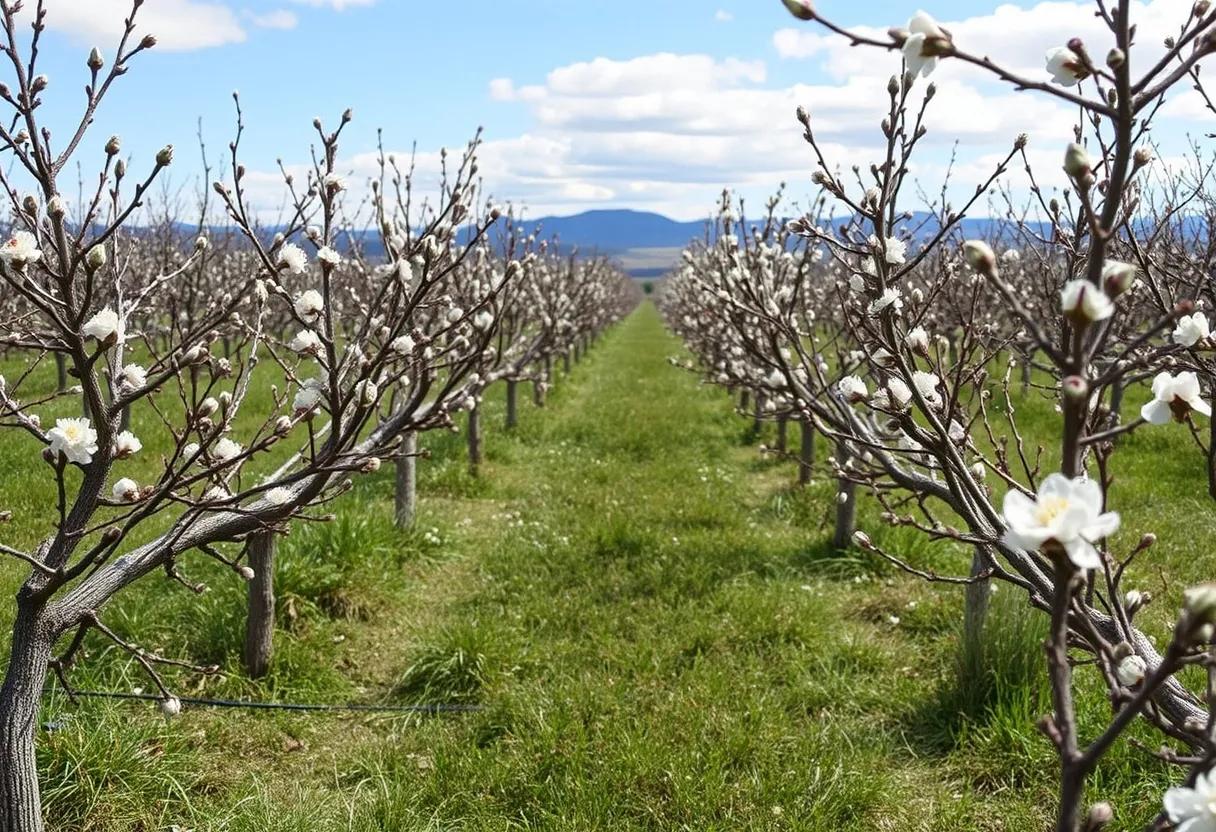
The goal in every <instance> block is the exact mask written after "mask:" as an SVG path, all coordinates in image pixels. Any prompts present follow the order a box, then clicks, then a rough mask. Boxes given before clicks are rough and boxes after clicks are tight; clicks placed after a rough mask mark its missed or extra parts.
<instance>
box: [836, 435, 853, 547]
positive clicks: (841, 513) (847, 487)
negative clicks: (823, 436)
mask: <svg viewBox="0 0 1216 832" xmlns="http://www.w3.org/2000/svg"><path fill="white" fill-rule="evenodd" d="M851 456H852V454H851V452H850V451H849V446H848V445H846V444H845V443H844V442H837V443H836V460H837V461H838V462H839V463H840V466H841V467H842V468H843V467H844V465H845V463H847V462H848V461H849V459H850V458H851ZM840 495H844V496H843V498H842V497H841V496H840ZM856 528H857V484H856V483H853V482H850V481H848V480H846V479H841V480H840V487H839V490H838V494H837V497H836V532H835V535H834V536H833V538H832V545H833V546H835V547H836V548H837V549H847V548H849V546H850V544H851V543H852V542H853V532H854V531H855V530H856Z"/></svg>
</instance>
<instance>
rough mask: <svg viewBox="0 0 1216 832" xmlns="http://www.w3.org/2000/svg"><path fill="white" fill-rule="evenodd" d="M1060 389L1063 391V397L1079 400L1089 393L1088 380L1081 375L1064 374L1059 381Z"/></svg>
mask: <svg viewBox="0 0 1216 832" xmlns="http://www.w3.org/2000/svg"><path fill="white" fill-rule="evenodd" d="M1060 389H1061V390H1062V391H1063V393H1064V398H1066V399H1068V400H1070V401H1080V400H1082V399H1084V398H1085V397H1086V396H1088V395H1089V382H1087V381H1086V380H1085V379H1083V378H1081V376H1066V377H1065V378H1064V380H1063V381H1061V382H1060Z"/></svg>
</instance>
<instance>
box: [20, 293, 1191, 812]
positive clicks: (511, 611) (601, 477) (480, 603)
mask: <svg viewBox="0 0 1216 832" xmlns="http://www.w3.org/2000/svg"><path fill="white" fill-rule="evenodd" d="M677 350H678V345H677V344H676V342H675V341H674V340H673V339H672V338H671V337H670V336H669V335H668V334H666V333H665V332H664V331H663V330H662V328H661V325H660V323H659V321H658V318H657V315H656V313H655V311H654V309H653V307H651V306H650V305H644V306H643V307H641V308H640V309H639V311H638V312H637V313H635V314H634V315H633V316H631V317H630V318H629V319H628V320H627V321H626V322H625V323H623V324H622V325H621V326H619V327H617V328H616V329H615V330H614V331H612V332H611V333H609V334H608V335H607V336H605V337H604V338H603V339H602V341H601V342H600V343H599V344H598V345H597V346H596V347H595V348H594V349H593V350H592V352H591V353H590V355H589V356H588V357H587V359H586V360H585V361H584V362H582V363H581V364H579V365H577V366H576V368H575V370H574V372H573V373H572V374H571V376H570V377H568V378H563V379H561V380H560V382H559V383H558V385H557V387H556V389H555V390H554V392H553V394H552V395H551V396H550V400H549V404H548V406H547V407H546V408H545V409H544V410H535V409H532V408H525V409H524V411H523V417H524V418H523V424H522V425H521V426H520V428H519V429H518V430H517V431H515V432H514V433H513V434H512V435H505V434H504V433H503V431H502V430H501V429H500V427H499V426H500V425H501V420H502V407H501V401H500V399H501V391H499V390H496V391H492V392H491V395H490V396H487V403H486V406H485V413H484V416H483V420H484V424H485V426H486V429H487V434H488V436H487V443H486V461H485V463H484V465H483V466H482V470H481V473H480V475H473V474H471V473H470V472H469V470H468V466H467V464H466V463H465V461H464V459H463V456H462V450H463V449H462V442H463V437H462V436H459V435H453V434H438V433H436V434H430V435H428V436H426V437H425V438H424V439H423V441H422V444H423V446H424V447H426V448H427V449H428V450H430V451H431V453H432V458H431V459H428V460H423V461H421V462H420V463H419V473H420V476H421V486H420V493H421V500H420V508H421V516H420V518H419V521H418V526H417V528H416V529H414V530H412V531H409V532H402V531H399V530H397V529H395V528H394V527H393V525H392V522H391V516H392V509H391V498H392V472H391V471H382V472H380V473H379V474H377V475H372V476H368V477H364V478H362V479H361V480H360V481H359V482H358V483H357V484H356V487H355V489H354V491H353V493H352V494H350V495H347V497H346V498H344V500H343V501H340V502H339V503H337V504H336V505H335V509H336V511H337V514H338V517H337V520H336V521H335V522H334V523H331V524H327V525H320V526H318V525H312V524H308V525H306V526H300V527H297V528H295V529H294V530H293V532H292V534H291V536H290V537H288V538H287V539H286V540H285V541H284V542H283V544H282V550H281V551H282V553H283V554H282V557H281V558H280V564H281V569H280V572H279V574H278V588H279V592H280V618H279V632H278V633H277V635H276V638H277V642H276V650H277V652H276V661H275V666H274V669H273V672H272V674H271V675H270V677H269V678H267V679H265V680H262V681H261V682H258V683H252V682H249V681H247V680H244V679H243V678H242V677H241V674H240V672H239V654H240V638H241V627H242V606H243V604H242V592H243V588H242V587H241V586H239V585H238V582H237V581H236V580H235V579H234V577H233V576H232V575H231V573H225V572H222V571H220V570H217V569H214V568H213V567H212V566H211V565H210V564H208V563H203V562H201V561H200V562H195V561H189V562H187V563H186V564H184V566H185V567H186V570H187V572H188V574H190V575H191V577H192V579H194V580H205V581H206V582H207V583H208V584H209V585H210V586H211V590H210V591H209V592H208V593H206V594H205V595H203V596H198V597H196V596H193V595H190V594H189V593H186V592H185V591H184V590H182V589H181V588H180V587H178V586H177V585H173V584H169V583H168V582H163V581H158V580H157V579H156V578H149V579H148V580H145V581H144V582H142V583H141V584H139V585H137V586H136V587H134V588H132V590H131V591H129V592H128V593H126V594H125V595H123V596H121V597H120V598H119V599H118V600H117V601H116V602H115V603H114V604H113V605H112V607H111V608H109V609H108V610H107V611H106V619H107V620H108V621H109V622H110V623H111V625H112V626H114V627H115V628H116V629H117V630H118V631H119V632H121V633H123V634H125V635H128V636H130V637H132V638H135V639H138V640H139V641H140V642H141V643H142V644H144V645H145V646H147V647H150V648H154V649H158V650H161V651H164V652H168V653H170V654H174V655H180V656H184V657H187V658H190V659H193V660H195V661H199V662H215V663H217V664H219V665H220V666H221V667H223V668H224V670H225V671H226V673H225V676H224V677H223V678H220V679H218V680H203V679H198V678H195V677H192V676H189V675H182V676H177V677H174V678H175V684H176V686H177V688H178V689H179V690H180V691H181V692H182V693H191V694H193V693H205V694H209V695H217V696H251V697H258V698H267V699H269V698H279V699H283V700H297V701H328V702H344V701H360V702H385V703H389V702H417V701H442V702H453V703H468V704H477V705H479V706H480V708H481V709H480V710H479V711H476V712H473V713H467V714H460V715H446V716H437V717H417V716H411V717H405V718H387V717H381V716H370V715H369V716H348V715H347V716H319V715H308V716H301V715H295V714H281V713H256V714H250V713H243V712H238V711H223V712H217V711H207V710H203V709H198V708H189V707H188V708H187V709H186V710H185V712H184V713H183V714H182V716H181V717H180V718H178V719H176V720H174V721H172V722H166V721H164V720H163V719H161V718H160V717H159V716H157V714H156V713H155V710H154V708H152V707H150V706H146V705H138V704H136V705H131V704H123V703H109V702H107V703H102V702H96V701H86V702H85V703H84V704H82V705H81V706H79V707H74V706H71V705H70V704H69V703H67V702H66V701H65V699H64V698H63V696H62V695H61V694H58V693H52V694H51V695H50V696H48V698H47V703H46V707H45V714H44V720H45V722H46V725H47V730H44V732H43V734H42V735H41V737H40V741H39V755H40V762H41V766H42V772H43V787H44V795H45V801H46V810H47V814H48V817H49V819H50V822H51V826H52V828H53V829H56V830H72V831H73V832H74V831H75V830H90V832H117V831H118V830H132V829H134V830H158V829H165V828H168V827H171V826H172V825H177V826H179V827H181V828H187V829H192V830H199V831H200V832H201V830H217V831H218V830H224V831H225V832H229V831H231V832H238V831H239V830H259V832H260V830H292V832H308V831H309V830H317V831H318V832H320V830H326V832H329V830H357V832H371V831H372V830H506V829H519V830H614V832H615V830H634V829H637V830H697V832H702V831H703V830H738V829H749V830H786V829H788V830H825V832H826V830H858V832H860V830H899V831H900V832H903V831H904V830H934V832H939V831H940V830H960V832H961V830H1038V829H1046V828H1047V827H1048V824H1049V820H1050V816H1051V807H1052V802H1053V794H1054V778H1055V763H1054V755H1053V752H1052V751H1051V749H1050V747H1049V746H1048V744H1047V742H1046V740H1045V739H1044V738H1042V737H1041V736H1040V735H1039V734H1038V732H1037V731H1036V730H1035V728H1034V722H1035V720H1036V719H1037V718H1038V717H1039V716H1041V715H1042V714H1043V713H1044V712H1045V711H1046V709H1047V708H1048V704H1047V697H1046V690H1045V688H1044V685H1043V681H1042V667H1043V659H1042V648H1041V639H1042V636H1043V631H1042V621H1041V620H1040V618H1039V617H1038V616H1037V615H1036V614H1034V613H1032V612H1031V611H1029V610H1027V609H1026V608H1025V604H1024V601H1022V600H1021V599H1019V598H1017V597H1016V594H1015V593H1014V592H1013V591H1012V590H1010V589H1008V588H1005V589H1002V590H1001V592H998V593H997V594H996V595H995V596H994V598H993V602H992V614H991V616H990V618H989V623H988V634H987V637H986V639H985V648H984V650H983V651H982V653H980V654H975V655H971V656H969V657H964V655H963V652H962V651H961V649H960V647H959V622H960V619H961V608H962V599H961V595H960V593H959V592H957V591H956V590H954V589H952V588H949V587H944V586H939V585H928V584H924V583H921V582H918V581H916V580H914V579H910V578H907V577H906V576H903V575H901V574H897V573H894V572H892V571H891V570H890V569H888V568H887V567H885V566H884V565H882V564H880V563H877V562H875V561H874V560H873V559H872V558H869V557H866V556H864V555H859V554H857V553H838V552H835V551H833V550H832V547H831V545H830V539H831V522H832V513H833V506H832V493H833V491H834V488H833V486H832V484H831V483H829V482H823V481H820V482H817V483H814V484H812V485H811V486H810V487H809V488H806V489H798V488H795V487H793V486H792V480H793V478H794V475H795V472H794V471H793V470H791V467H790V465H788V464H786V463H777V462H773V461H771V460H770V459H767V458H762V457H761V456H760V455H759V454H758V452H757V450H756V447H755V444H754V442H755V437H751V436H749V435H748V429H747V428H748V426H747V423H746V422H745V420H743V419H740V418H739V417H738V416H737V415H736V414H734V413H733V412H732V409H731V405H730V402H729V401H727V400H726V398H725V396H724V395H723V394H722V393H721V392H720V391H717V390H715V389H713V388H709V387H706V386H702V385H701V384H700V383H699V382H698V380H697V379H696V378H695V377H694V376H692V375H690V374H687V373H684V372H682V371H680V370H678V369H676V368H674V367H672V366H671V365H670V364H669V363H668V362H667V360H666V359H667V357H668V356H669V355H670V354H672V353H674V352H676V351H677ZM521 398H523V397H521ZM1132 404H1133V402H1131V401H1130V400H1129V407H1130V406H1132ZM1022 406H1023V413H1022V415H1023V416H1024V417H1025V423H1026V429H1027V431H1028V432H1029V433H1030V434H1031V435H1036V432H1037V435H1046V433H1047V431H1048V429H1049V426H1050V423H1051V419H1052V418H1053V416H1054V415H1053V413H1052V412H1051V407H1050V404H1049V403H1048V402H1046V401H1040V400H1038V398H1037V397H1035V396H1034V395H1033V394H1032V395H1031V396H1029V397H1027V399H1026V400H1025V401H1024V402H1022ZM771 431H772V428H771V426H770V427H768V428H767V429H766V432H771ZM792 433H793V434H794V435H793V437H792V438H793V440H794V442H795V443H796V441H797V436H796V432H792ZM1187 441H1189V440H1188V439H1187V437H1186V436H1185V431H1184V429H1182V428H1169V429H1163V430H1161V431H1152V432H1144V433H1137V434H1136V435H1134V436H1132V437H1130V438H1128V439H1127V440H1126V444H1127V448H1126V453H1124V454H1121V455H1120V456H1121V457H1123V459H1122V460H1121V461H1120V462H1119V463H1118V464H1119V465H1121V466H1123V467H1122V469H1120V470H1118V471H1117V473H1118V474H1119V482H1118V483H1117V484H1116V490H1117V492H1118V493H1117V499H1118V500H1119V501H1120V508H1121V510H1123V511H1124V516H1125V526H1126V527H1127V528H1128V529H1129V531H1127V532H1125V533H1123V536H1121V537H1120V538H1119V542H1120V544H1121V545H1124V546H1126V545H1130V542H1134V540H1135V539H1137V538H1138V535H1139V533H1140V531H1143V530H1145V529H1147V528H1150V527H1155V530H1156V531H1157V533H1158V535H1159V537H1160V538H1161V544H1160V545H1159V546H1158V547H1156V548H1155V549H1154V550H1153V552H1152V558H1153V559H1148V560H1146V562H1145V565H1144V566H1143V567H1141V569H1140V571H1139V572H1137V576H1138V578H1139V580H1140V582H1141V583H1140V585H1141V588H1144V589H1151V590H1152V591H1153V592H1154V594H1155V595H1157V596H1158V597H1159V602H1158V603H1157V604H1155V605H1154V607H1151V608H1150V610H1149V613H1150V616H1149V621H1150V623H1151V624H1152V626H1155V627H1158V628H1160V627H1164V626H1166V622H1167V621H1168V617H1169V612H1170V610H1171V609H1176V602H1177V599H1178V596H1179V594H1180V591H1181V588H1182V587H1183V586H1185V582H1188V581H1191V580H1195V579H1199V578H1202V577H1204V576H1205V575H1208V574H1210V565H1209V563H1210V561H1205V560H1204V559H1203V558H1202V557H1200V555H1206V553H1204V552H1203V551H1202V550H1203V541H1204V540H1205V539H1210V537H1211V532H1212V531H1213V529H1212V528H1211V525H1212V522H1213V521H1212V513H1211V510H1210V508H1208V505H1209V504H1208V503H1207V502H1206V500H1205V498H1203V497H1202V494H1201V492H1200V491H1199V490H1198V483H1199V480H1198V477H1199V476H1200V472H1199V469H1198V466H1197V465H1195V464H1192V463H1193V462H1194V459H1193V456H1191V457H1188V456H1187V454H1192V455H1193V451H1189V450H1187V448H1186V442H1187ZM826 452H827V451H826V449H825V448H820V457H821V458H823V457H824V456H825V455H826ZM20 454H21V451H20V450H19V449H14V448H12V447H11V446H8V445H5V446H0V462H3V461H7V462H9V463H11V465H12V466H13V467H12V468H10V469H9V470H12V471H15V472H16V473H15V474H13V475H10V477H9V478H8V479H7V480H6V483H5V485H4V490H5V492H6V493H12V492H15V491H19V490H20V491H24V492H25V493H27V494H28V493H31V492H33V491H35V490H36V489H37V488H38V487H40V486H38V485H37V484H36V483H35V482H34V480H35V477H34V476H33V475H32V474H27V473H23V472H30V471H32V470H33V469H32V468H30V467H29V466H28V465H26V464H25V463H24V462H23V461H22V460H23V457H21V455H20ZM1150 478H1151V479H1152V480H1153V482H1154V489H1153V490H1152V492H1151V493H1149V490H1148V489H1144V490H1141V488H1140V487H1139V486H1138V484H1140V483H1145V482H1147V481H1148V480H1149V479H1150ZM27 479H29V482H28V483H27V482H26V480H27ZM35 496H36V495H35ZM1166 506H1169V508H1168V509H1167V508H1166ZM1171 520H1172V521H1173V522H1170V521H1171ZM861 522H862V525H863V526H864V527H865V528H866V529H867V530H869V531H871V532H872V534H873V536H874V537H875V538H876V540H879V541H881V543H882V544H883V545H884V546H886V547H888V548H891V549H894V550H896V551H900V552H901V553H904V554H905V555H907V556H908V557H910V558H912V559H914V560H918V562H922V563H925V564H930V565H933V566H934V567H935V568H941V569H952V570H958V569H965V568H966V564H967V558H968V553H967V552H965V551H964V550H962V549H961V548H960V547H957V546H953V545H948V544H947V545H938V546H930V545H929V544H927V543H925V542H924V541H923V540H922V539H920V538H918V537H916V536H914V535H913V534H911V533H909V531H908V530H906V529H895V530H890V529H884V528H882V527H881V526H880V525H879V524H878V522H877V514H876V512H875V511H874V510H873V508H872V507H871V506H868V505H863V510H862V517H861ZM1150 523H1152V524H1153V526H1150V525H1149V524H1150ZM4 570H5V571H4V580H5V582H6V584H5V585H6V586H8V587H9V588H12V587H14V586H15V582H16V580H17V579H18V577H19V575H20V570H18V569H17V568H16V566H15V565H12V564H7V565H5V567H4ZM1165 576H1169V577H1168V579H1167V577H1165ZM0 614H5V615H7V614H9V611H8V610H3V611H0ZM89 647H90V651H89V652H90V654H89V656H88V660H87V661H86V662H85V663H84V664H83V665H82V666H81V667H80V668H79V669H78V670H77V671H75V676H74V679H75V681H76V682H77V683H78V684H79V685H80V686H81V687H85V688H96V689H129V688H130V687H133V686H139V685H145V686H146V684H147V683H146V681H145V680H143V679H142V678H140V676H139V673H138V669H137V667H134V666H133V665H132V663H131V662H130V661H129V659H128V658H127V657H126V656H123V655H121V654H119V653H117V652H116V651H114V650H112V649H109V648H108V647H107V645H106V644H105V643H104V642H102V641H100V640H93V639H90V641H89ZM1080 708H1081V712H1082V718H1083V726H1087V727H1085V728H1084V730H1086V731H1090V732H1092V731H1093V730H1094V727H1095V726H1097V725H1099V724H1100V720H1101V718H1102V717H1103V715H1104V714H1105V713H1107V712H1108V710H1109V706H1108V705H1107V704H1106V702H1105V700H1104V697H1103V695H1102V693H1101V691H1100V690H1099V688H1098V686H1097V685H1096V684H1090V683H1089V682H1085V683H1083V684H1082V690H1081V695H1080ZM1133 733H1134V735H1135V736H1137V737H1138V738H1140V739H1143V740H1146V741H1147V742H1148V745H1149V746H1150V747H1153V746H1155V745H1157V744H1158V740H1156V739H1155V738H1153V737H1152V735H1151V734H1149V733H1148V732H1147V731H1139V730H1137V731H1136V732H1133ZM1168 776H1169V773H1168V772H1167V771H1165V770H1164V769H1163V767H1162V766H1161V765H1160V764H1159V763H1157V762H1156V761H1155V760H1154V759H1153V758H1152V757H1150V756H1148V755H1147V754H1145V753H1143V752H1141V751H1138V750H1137V749H1136V748H1134V747H1132V746H1131V744H1129V743H1127V742H1123V743H1120V744H1119V745H1118V746H1117V748H1116V750H1115V752H1114V753H1113V754H1112V755H1111V757H1110V758H1109V759H1108V760H1107V761H1106V763H1105V764H1104V765H1103V766H1102V768H1101V769H1100V770H1099V772H1098V773H1097V775H1096V776H1095V778H1094V781H1093V787H1092V789H1091V792H1090V796H1091V797H1092V798H1093V799H1106V800H1111V801H1112V802H1113V803H1114V804H1115V805H1116V807H1117V811H1118V815H1117V822H1116V824H1115V826H1114V828H1115V829H1135V828H1138V827H1137V824H1142V823H1143V822H1144V821H1146V820H1147V819H1148V818H1150V817H1151V816H1152V815H1153V814H1154V813H1155V811H1156V807H1157V803H1156V801H1157V800H1158V799H1159V795H1160V790H1161V788H1163V787H1164V785H1165V784H1166V783H1167V782H1168Z"/></svg>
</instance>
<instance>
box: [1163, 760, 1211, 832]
mask: <svg viewBox="0 0 1216 832" xmlns="http://www.w3.org/2000/svg"><path fill="white" fill-rule="evenodd" d="M1164 803H1165V812H1166V814H1167V815H1169V816H1170V822H1171V823H1173V824H1174V829H1175V830H1177V832H1216V778H1213V777H1212V772H1211V771H1206V772H1204V773H1203V774H1200V775H1199V776H1198V777H1196V778H1195V785H1194V786H1174V787H1173V788H1171V789H1169V790H1168V791H1167V792H1166V793H1165V800H1164Z"/></svg>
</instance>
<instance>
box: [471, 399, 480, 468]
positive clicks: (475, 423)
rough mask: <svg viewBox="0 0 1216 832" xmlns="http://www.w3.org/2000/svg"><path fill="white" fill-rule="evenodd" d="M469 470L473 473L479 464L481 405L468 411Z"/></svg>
mask: <svg viewBox="0 0 1216 832" xmlns="http://www.w3.org/2000/svg"><path fill="white" fill-rule="evenodd" d="M468 438H469V470H470V471H472V472H473V473H474V474H476V473H477V469H478V468H479V467H480V466H481V407H480V406H478V405H474V406H473V409H472V410H470V411H469V437H468Z"/></svg>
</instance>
